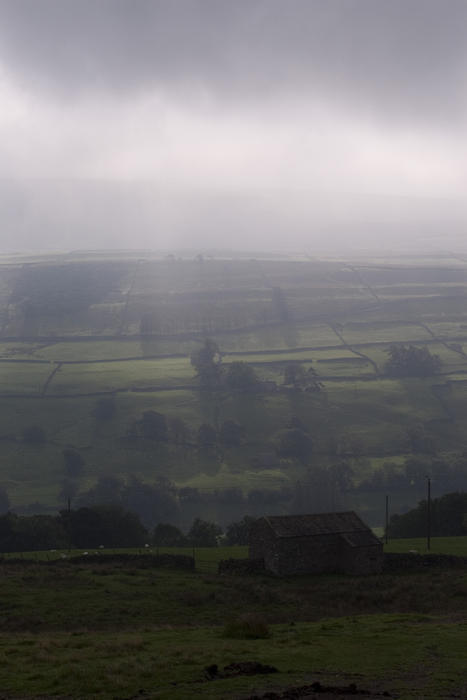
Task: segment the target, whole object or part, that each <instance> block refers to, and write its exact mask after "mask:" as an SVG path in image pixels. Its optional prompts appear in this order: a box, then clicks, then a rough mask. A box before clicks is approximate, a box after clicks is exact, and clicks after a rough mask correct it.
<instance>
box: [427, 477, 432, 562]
mask: <svg viewBox="0 0 467 700" xmlns="http://www.w3.org/2000/svg"><path fill="white" fill-rule="evenodd" d="M426 479H427V501H426V548H427V550H428V551H430V547H431V479H430V477H429V476H427V478H426Z"/></svg>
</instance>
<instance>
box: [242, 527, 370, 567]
mask: <svg viewBox="0 0 467 700" xmlns="http://www.w3.org/2000/svg"><path fill="white" fill-rule="evenodd" d="M249 557H250V559H263V560H264V566H265V569H266V570H268V571H271V572H273V573H275V574H277V575H279V576H288V575H293V574H306V573H309V574H319V573H349V574H362V575H364V574H374V573H379V572H381V571H382V568H383V546H382V545H378V544H376V545H369V546H359V547H352V546H350V545H349V544H348V543H347V542H346V541H345V540H344V539H343V538H342V537H341V536H340V535H339V534H321V535H314V536H305V537H300V536H295V537H282V538H281V537H276V536H275V534H274V532H273V530H272V528H271V527H270V525H269V524H268V523H267V521H266V520H263V519H261V520H258V521H257V522H256V523H255V524H254V526H253V527H252V530H251V533H250V549H249Z"/></svg>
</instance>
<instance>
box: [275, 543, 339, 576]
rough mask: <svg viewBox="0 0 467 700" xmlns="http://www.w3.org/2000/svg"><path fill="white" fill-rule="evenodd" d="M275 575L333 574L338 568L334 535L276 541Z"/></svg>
mask: <svg viewBox="0 0 467 700" xmlns="http://www.w3.org/2000/svg"><path fill="white" fill-rule="evenodd" d="M275 548H276V550H277V568H276V573H277V574H279V575H280V576H287V575H288V574H306V573H309V574H315V573H334V572H336V571H337V570H338V568H339V559H340V556H339V555H340V543H339V537H338V536H336V535H319V536H318V537H293V538H283V539H280V538H279V539H278V540H276V542H275Z"/></svg>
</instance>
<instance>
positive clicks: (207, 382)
mask: <svg viewBox="0 0 467 700" xmlns="http://www.w3.org/2000/svg"><path fill="white" fill-rule="evenodd" d="M190 361H191V364H192V366H193V367H194V369H195V370H196V374H197V377H198V379H199V383H200V386H201V388H203V389H216V388H218V387H219V386H220V383H221V378H222V367H221V362H222V357H221V352H220V350H219V346H218V345H217V343H216V342H215V341H214V340H212V338H206V340H205V341H204V343H203V345H202V346H201V347H200V348H198V350H194V351H193V352H192V353H191V357H190Z"/></svg>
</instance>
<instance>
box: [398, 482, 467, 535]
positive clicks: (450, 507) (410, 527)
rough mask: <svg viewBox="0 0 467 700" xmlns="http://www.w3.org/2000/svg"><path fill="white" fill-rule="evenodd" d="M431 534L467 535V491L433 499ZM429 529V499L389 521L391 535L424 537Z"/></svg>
mask: <svg viewBox="0 0 467 700" xmlns="http://www.w3.org/2000/svg"><path fill="white" fill-rule="evenodd" d="M430 513H431V534H432V535H433V536H434V537H453V536H455V535H465V533H466V519H465V515H466V513H467V493H459V492H458V493H448V494H446V495H445V496H441V498H434V499H433V500H432V501H431V508H430ZM426 529H427V501H426V500H423V501H420V502H419V504H418V506H417V507H416V508H413V509H412V510H409V511H408V512H407V513H404V515H393V516H392V518H391V521H390V523H389V535H390V536H391V537H423V536H424V535H426Z"/></svg>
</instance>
